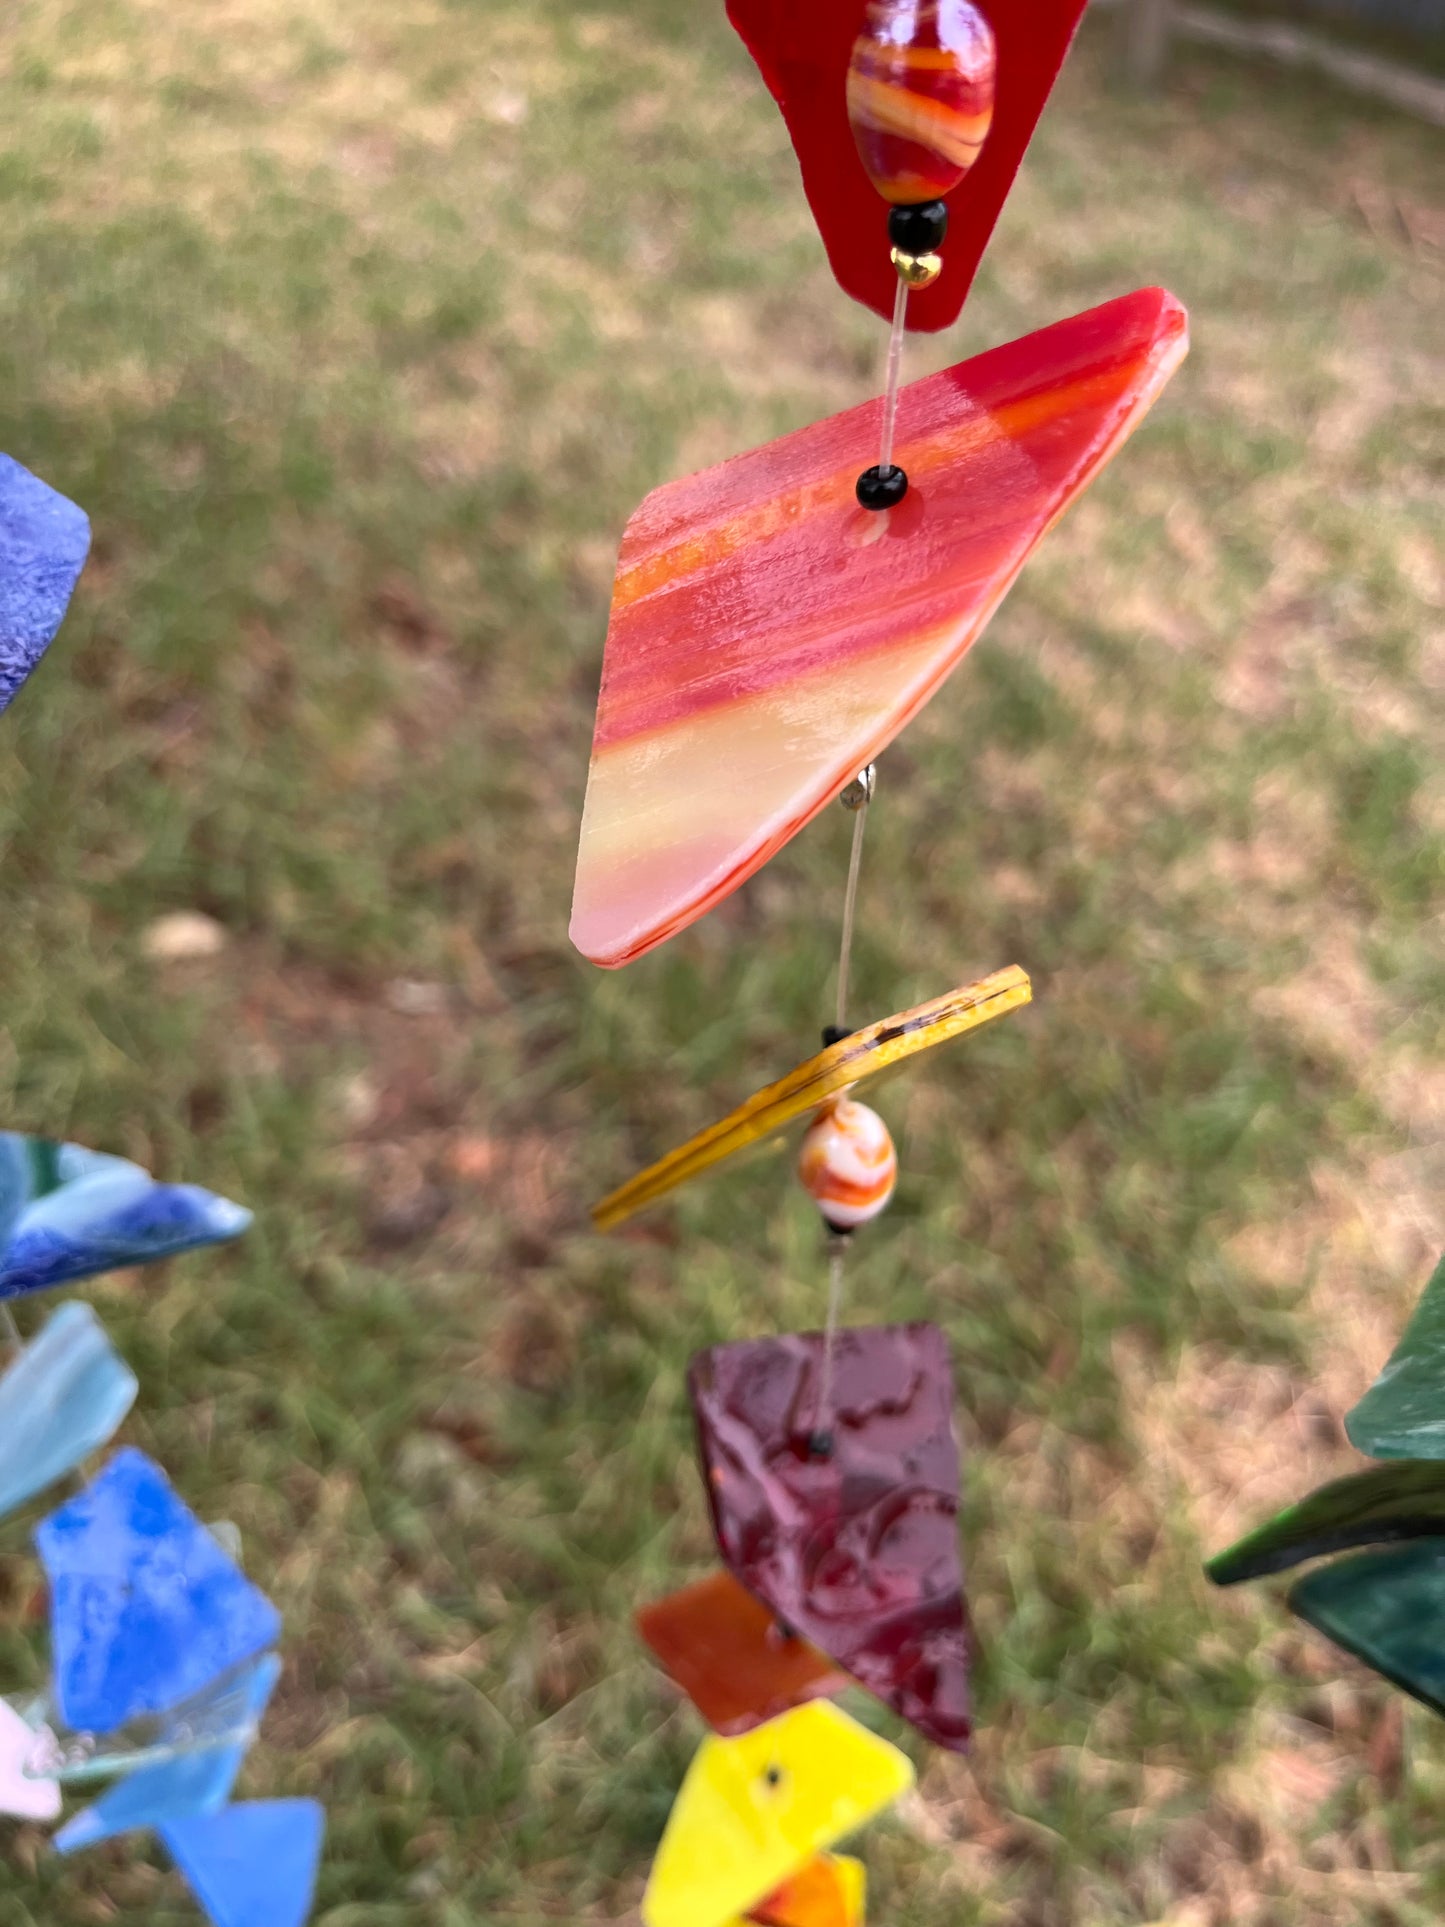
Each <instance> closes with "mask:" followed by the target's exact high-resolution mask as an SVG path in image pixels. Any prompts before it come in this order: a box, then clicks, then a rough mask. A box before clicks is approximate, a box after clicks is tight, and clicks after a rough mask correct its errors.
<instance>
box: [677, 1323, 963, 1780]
mask: <svg viewBox="0 0 1445 1927" xmlns="http://www.w3.org/2000/svg"><path fill="white" fill-rule="evenodd" d="M823 1354H824V1338H823V1334H822V1333H821V1332H808V1333H805V1334H791V1335H789V1336H787V1337H784V1338H769V1339H761V1340H756V1341H745V1342H743V1343H741V1344H736V1345H718V1346H715V1347H714V1348H713V1349H712V1350H711V1351H706V1352H700V1353H699V1354H698V1355H697V1357H696V1358H695V1359H694V1360H693V1362H692V1367H691V1370H690V1372H689V1374H688V1380H689V1388H690V1391H691V1395H692V1404H693V1411H694V1413H695V1415H696V1418H697V1428H698V1442H699V1449H700V1451H701V1454H702V1462H703V1471H704V1474H705V1476H706V1480H707V1489H708V1501H709V1504H710V1505H711V1507H712V1517H713V1530H714V1532H715V1533H716V1535H717V1542H718V1548H719V1550H720V1551H721V1553H722V1556H723V1560H724V1562H725V1563H726V1565H727V1566H728V1568H729V1570H730V1571H731V1572H732V1573H733V1574H734V1575H735V1576H736V1577H737V1578H738V1579H739V1580H741V1582H742V1583H743V1585H745V1586H746V1587H747V1588H748V1590H749V1591H750V1592H752V1593H754V1594H755V1595H756V1596H757V1597H758V1598H759V1599H761V1600H762V1601H763V1603H764V1604H765V1605H767V1606H769V1607H771V1609H772V1610H773V1612H775V1613H776V1614H777V1615H778V1617H779V1618H780V1619H781V1620H783V1621H784V1622H785V1624H787V1625H788V1626H790V1627H791V1628H792V1630H793V1631H794V1632H796V1633H798V1634H799V1635H800V1636H801V1637H802V1638H804V1639H806V1640H810V1641H811V1642H812V1644H813V1645H815V1646H816V1647H818V1648H819V1650H820V1651H822V1652H824V1653H826V1654H827V1655H828V1657H829V1658H830V1659H832V1660H833V1661H835V1662H836V1664H837V1665H839V1666H841V1667H842V1668H843V1669H844V1671H845V1672H848V1673H851V1674H852V1676H853V1678H854V1679H856V1680H857V1681H858V1682H859V1683H860V1684H861V1685H863V1686H866V1687H867V1688H868V1690H869V1692H871V1693H874V1694H876V1695H877V1697H878V1698H879V1699H881V1700H883V1701H884V1702H885V1703H886V1704H887V1705H889V1706H891V1707H892V1708H893V1709H894V1711H895V1712H896V1713H899V1714H900V1715H901V1716H902V1717H903V1718H904V1719H906V1720H907V1721H908V1722H909V1724H910V1725H912V1726H915V1727H917V1729H918V1731H919V1732H920V1733H922V1734H923V1735H924V1736H925V1737H926V1738H928V1739H930V1740H932V1741H934V1742H935V1744H937V1745H939V1746H945V1747H948V1748H950V1749H951V1750H953V1751H955V1752H958V1751H961V1750H962V1749H963V1747H964V1746H965V1745H966V1744H967V1741H968V1734H969V1704H968V1650H969V1636H968V1624H967V1617H966V1613H965V1608H964V1601H963V1569H962V1563H961V1561H960V1558H959V1550H958V1497H959V1452H958V1440H957V1438H956V1436H955V1434H954V1430H953V1375H952V1371H951V1368H950V1365H949V1358H948V1347H947V1343H946V1341H945V1339H944V1336H943V1333H942V1332H941V1331H940V1330H939V1329H938V1327H937V1326H936V1325H878V1326H870V1327H864V1328H859V1329H855V1330H849V1331H841V1332H839V1333H838V1336H837V1342H836V1346H835V1350H834V1356H833V1374H832V1387H831V1392H830V1395H829V1400H828V1403H829V1409H828V1410H826V1411H824V1410H823V1409H822V1407H821V1403H820V1401H821V1397H822V1394H823V1389H824V1388H823V1377H824V1371H823Z"/></svg>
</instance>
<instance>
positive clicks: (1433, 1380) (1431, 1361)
mask: <svg viewBox="0 0 1445 1927" xmlns="http://www.w3.org/2000/svg"><path fill="white" fill-rule="evenodd" d="M1345 1430H1346V1432H1347V1433H1348V1434H1349V1437H1350V1443H1351V1444H1352V1445H1353V1446H1355V1447H1356V1448H1357V1449H1358V1450H1359V1451H1361V1452H1368V1453H1369V1455H1370V1457H1371V1458H1372V1459H1445V1258H1442V1259H1441V1260H1440V1262H1439V1264H1438V1265H1437V1266H1436V1267H1435V1273H1434V1276H1433V1277H1432V1278H1431V1280H1430V1282H1429V1284H1428V1285H1426V1287H1425V1290H1424V1293H1423V1295H1422V1296H1421V1299H1420V1302H1419V1304H1418V1305H1417V1306H1416V1307H1415V1312H1414V1316H1413V1317H1412V1318H1411V1320H1410V1322H1409V1324H1408V1325H1407V1326H1406V1327H1405V1330H1404V1333H1403V1335H1402V1336H1401V1339H1400V1342H1399V1344H1398V1345H1397V1346H1396V1347H1395V1349H1394V1351H1393V1352H1392V1353H1391V1354H1390V1360H1389V1363H1388V1364H1387V1365H1386V1366H1385V1369H1384V1371H1382V1372H1381V1373H1380V1376H1379V1377H1378V1378H1377V1379H1376V1380H1375V1382H1374V1384H1373V1385H1372V1386H1371V1387H1370V1389H1369V1391H1368V1392H1366V1393H1365V1396H1364V1397H1363V1398H1362V1399H1361V1400H1360V1402H1359V1404H1358V1405H1357V1406H1355V1408H1354V1410H1353V1411H1351V1412H1348V1413H1347V1414H1346V1415H1345Z"/></svg>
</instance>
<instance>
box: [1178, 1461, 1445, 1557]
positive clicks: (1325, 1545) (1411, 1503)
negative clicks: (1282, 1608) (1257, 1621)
mask: <svg viewBox="0 0 1445 1927" xmlns="http://www.w3.org/2000/svg"><path fill="white" fill-rule="evenodd" d="M1437 1534H1441V1535H1445V1465H1441V1464H1440V1463H1439V1462H1438V1461H1436V1460H1433V1459H1418V1460H1417V1459H1408V1460H1404V1461H1396V1462H1395V1463H1394V1464H1393V1465H1377V1466H1372V1467H1371V1469H1370V1470H1369V1471H1368V1472H1356V1473H1353V1474H1351V1476H1350V1477H1349V1478H1347V1479H1335V1480H1333V1481H1332V1482H1331V1483H1330V1484H1329V1485H1322V1486H1321V1487H1320V1488H1319V1490H1318V1491H1317V1492H1312V1493H1311V1494H1310V1495H1309V1497H1308V1498H1307V1499H1302V1500H1301V1501H1300V1503H1299V1504H1298V1505H1293V1506H1289V1507H1288V1508H1287V1509H1286V1510H1285V1511H1283V1512H1281V1513H1279V1514H1278V1516H1277V1517H1275V1518H1273V1519H1271V1520H1269V1521H1268V1522H1267V1523H1266V1524H1265V1525H1262V1526H1260V1527H1259V1528H1258V1529H1257V1530H1256V1531H1254V1532H1251V1533H1249V1534H1248V1535H1247V1536H1246V1537H1245V1538H1243V1539H1241V1540H1240V1541H1239V1543H1238V1544H1237V1545H1233V1546H1230V1547H1229V1549H1228V1550H1227V1551H1225V1552H1221V1553H1219V1554H1217V1555H1216V1556H1215V1557H1214V1558H1213V1559H1211V1560H1210V1561H1209V1562H1208V1564H1207V1565H1206V1566H1205V1568H1204V1570H1205V1571H1206V1572H1207V1573H1208V1575H1209V1577H1210V1578H1211V1579H1212V1580H1213V1581H1214V1583H1215V1585H1216V1586H1237V1585H1238V1584H1239V1583H1240V1582H1241V1580H1245V1579H1262V1578H1264V1577H1265V1576H1266V1574H1268V1573H1272V1572H1284V1571H1286V1570H1287V1569H1288V1568H1289V1567H1290V1566H1297V1565H1299V1564H1300V1563H1301V1562H1302V1561H1303V1560H1306V1559H1318V1558H1320V1557H1322V1556H1323V1555H1324V1554H1325V1553H1330V1552H1343V1551H1345V1550H1346V1548H1347V1547H1350V1546H1377V1545H1384V1544H1386V1543H1387V1542H1389V1541H1390V1540H1393V1539H1424V1538H1430V1537H1433V1536H1435V1535H1437Z"/></svg>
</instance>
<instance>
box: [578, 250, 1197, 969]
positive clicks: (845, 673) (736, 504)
mask: <svg viewBox="0 0 1445 1927" xmlns="http://www.w3.org/2000/svg"><path fill="white" fill-rule="evenodd" d="M1187 346H1188V324H1187V319H1186V316H1185V313H1184V310H1183V308H1181V307H1180V305H1179V303H1178V302H1177V301H1176V300H1174V298H1173V296H1172V295H1168V294H1166V293H1164V292H1163V291H1162V290H1161V289H1158V288H1148V289H1144V290H1142V291H1140V292H1138V293H1135V294H1130V295H1125V296H1123V297H1122V298H1121V299H1119V300H1117V301H1111V302H1108V303H1107V304H1106V305H1105V306H1104V307H1101V308H1095V309H1093V310H1091V311H1090V312H1089V313H1088V314H1083V315H1076V316H1074V317H1073V319H1072V320H1069V321H1061V322H1057V323H1056V324H1055V325H1054V326H1053V327H1051V328H1045V329H1043V330H1041V331H1040V332H1039V333H1038V334H1033V335H1029V336H1026V337H1025V338H1024V339H1023V340H1020V341H1013V342H1009V343H1008V344H1007V345H1006V346H1004V347H1001V348H994V349H991V350H990V351H989V352H988V353H987V354H983V355H978V356H976V357H975V358H974V359H973V360H972V361H965V362H961V363H960V364H959V365H958V366H957V367H956V368H951V369H948V370H947V371H946V372H944V373H943V374H939V375H933V376H930V377H929V379H928V380H926V381H920V382H915V383H914V384H913V385H912V386H911V387H908V388H905V389H904V391H903V394H902V398H901V408H900V414H899V428H898V439H897V443H896V447H895V459H896V460H897V461H898V462H900V463H901V464H902V466H903V467H904V468H905V469H906V470H907V471H908V475H909V477H910V482H911V486H910V488H909V491H908V494H907V495H906V497H905V498H904V500H903V501H902V503H901V504H900V505H899V506H898V507H897V508H894V509H890V510H887V511H885V512H882V513H878V512H873V511H869V510H867V509H862V508H860V507H859V506H858V503H857V500H856V497H855V495H854V484H855V482H856V480H857V477H858V475H859V473H860V471H862V470H863V469H865V468H867V467H868V466H869V465H870V463H872V462H874V461H876V459H877V454H878V439H879V428H880V413H881V409H882V403H881V401H872V402H868V403H866V404H865V405H864V406H863V407H861V408H855V409H852V410H850V411H849V412H848V413H847V414H843V415H835V416H834V417H833V418H832V419H831V420H830V421H825V422H819V423H817V424H815V425H814V426H813V427H811V428H805V429H803V430H801V431H800V432H799V433H798V434H795V435H789V436H785V437H784V438H783V440H781V441H777V442H773V443H770V444H769V445H768V446H767V447H766V448H761V449H755V450H754V451H753V452H752V453H751V454H747V455H740V456H738V457H737V458H736V459H735V460H733V461H730V462H725V463H723V464H722V466H721V467H719V468H713V469H709V470H707V471H705V472H704V473H703V474H700V475H693V476H689V477H687V478H686V479H685V480H682V481H678V482H672V483H669V484H668V485H667V486H666V487H664V488H661V489H658V490H657V491H656V492H655V493H653V494H652V495H650V496H648V498H647V500H646V501H645V502H644V503H643V504H642V506H641V507H640V508H639V509H638V510H637V512H636V514H635V515H634V516H633V518H632V520H631V522H630V523H629V524H628V527H627V532H626V535H625V536H624V538H623V542H622V553H621V557H620V559H619V563H618V572H617V582H616V586H615V589H614V591H613V601H612V615H611V620H610V623H609V627H608V632H607V646H606V651H605V654H604V658H603V664H602V688H601V694H600V696H599V698H598V704H597V726H596V733H595V736H594V740H593V747H592V763H591V769H590V772H589V775H588V781H587V801H586V805H585V808H584V811H583V817H582V835H581V844H580V848H579V851H578V859H577V880H576V886H575V890H574V893H573V900H572V925H571V935H572V941H573V942H574V943H575V944H576V946H577V948H578V949H579V950H580V951H581V952H582V954H583V955H584V956H585V957H588V958H590V959H591V960H592V961H593V962H594V963H598V964H603V965H606V966H608V967H616V966H618V965H620V964H625V963H629V962H631V960H632V959H633V958H635V957H640V956H642V955H643V953H644V952H645V951H648V950H650V949H652V947H653V946H654V945H655V944H659V943H662V942H663V941H664V940H665V939H666V938H668V937H670V936H673V935H674V934H675V933H676V932H677V931H679V930H682V929H684V928H685V927H686V926H687V925H688V924H690V923H692V922H694V921H695V920H696V919H697V918H698V917H700V916H702V915H703V914H704V913H705V912H706V911H708V910H710V909H711V908H712V907H713V906H714V904H717V903H719V902H721V901H722V899H723V898H724V897H726V896H728V895H729V894H730V893H731V892H732V891H733V890H735V889H736V888H737V887H738V885H739V884H740V883H742V882H743V881H744V880H745V879H746V878H747V877H750V876H751V875H752V874H753V872H754V871H755V870H758V869H760V868H761V867H762V865H763V864H764V863H766V862H767V860H768V859H769V857H771V856H773V855H774V854H775V853H776V852H777V851H778V850H779V849H781V848H782V846H783V845H784V844H785V843H786V842H787V841H788V840H789V838H790V837H792V836H795V835H796V834H797V832H798V831H799V830H800V829H801V828H802V827H803V825H804V824H805V823H807V822H808V821H809V820H810V818H812V817H813V816H816V815H817V813H818V811H819V810H821V809H823V808H824V807H825V806H826V805H827V804H828V803H829V802H830V801H831V800H832V799H833V798H834V797H835V796H837V795H838V794H839V792H840V791H841V790H842V789H843V787H844V785H845V784H846V783H847V782H848V781H849V780H850V779H851V778H852V777H853V776H854V775H855V774H856V773H857V771H858V770H859V769H861V768H862V767H863V766H864V765H865V764H866V763H869V762H871V761H872V760H873V758H874V757H875V756H877V755H878V753H879V752H880V751H881V750H882V749H884V748H885V747H886V746H887V745H888V744H889V743H890V742H892V740H893V738H894V737H895V736H896V735H897V734H898V732H899V731H900V730H901V729H902V728H903V727H904V725H905V724H906V723H908V722H909V720H910V719H911V718H912V717H913V716H914V715H916V714H917V712H918V711H919V710H920V709H921V708H922V707H923V705H924V703H926V702H927V701H928V699H929V697H930V696H932V695H933V693H934V692H935V690H937V689H938V687H939V686H940V684H941V683H942V682H943V681H944V679H945V677H946V676H947V675H948V674H949V672H950V670H952V669H953V668H955V667H956V666H957V664H958V663H959V662H960V661H961V660H962V658H963V656H964V655H965V653H966V652H967V650H968V649H969V647H970V646H971V645H972V643H973V642H974V641H975V640H976V639H977V637H978V636H979V634H980V633H981V631H982V630H983V628H984V625H985V624H986V623H987V621H988V619H989V617H990V616H991V615H992V614H993V612H994V610H995V609H996V608H997V607H998V605H999V603H1000V602H1001V601H1002V599H1003V597H1004V595H1005V594H1006V593H1007V591H1008V589H1009V587H1010V585H1011V584H1012V583H1013V581H1014V578H1015V577H1016V576H1017V575H1018V573H1019V570H1020V569H1021V568H1022V567H1023V565H1024V563H1025V562H1026V561H1027V559H1028V557H1029V555H1030V554H1031V553H1032V551H1033V550H1034V548H1035V547H1036V546H1037V545H1038V543H1039V542H1040V540H1041V539H1042V538H1043V536H1044V534H1045V533H1046V531H1047V530H1048V529H1049V527H1050V526H1051V525H1052V523H1053V522H1054V521H1055V520H1056V519H1057V518H1058V517H1059V516H1060V515H1061V514H1062V513H1063V511H1064V510H1065V509H1066V508H1067V507H1068V506H1069V504H1070V502H1072V501H1073V500H1074V498H1075V497H1076V496H1077V495H1078V494H1079V493H1080V491H1081V490H1082V489H1083V488H1084V487H1085V486H1086V485H1087V484H1088V483H1089V482H1090V481H1091V480H1092V479H1093V477H1094V476H1095V475H1096V474H1097V473H1098V471H1099V469H1100V468H1101V467H1102V466H1103V464H1104V463H1105V462H1106V461H1107V460H1108V459H1109V457H1110V456H1111V455H1112V454H1113V453H1114V451H1115V450H1116V449H1117V448H1118V447H1119V446H1120V444H1121V443H1122V442H1123V441H1124V440H1125V439H1126V438H1127V436H1128V435H1129V433H1130V431H1131V430H1132V429H1133V427H1134V426H1135V424H1136V423H1137V422H1138V421H1139V419H1140V418H1141V416H1142V415H1143V414H1144V413H1145V411H1146V410H1147V409H1148V407H1149V406H1150V404H1151V403H1152V402H1153V400H1154V399H1155V397H1156V396H1157V395H1158V393H1159V391H1160V390H1161V388H1162V387H1163V386H1164V384H1165V382H1166V381H1167V380H1168V378H1169V376H1170V375H1171V374H1172V373H1173V371H1174V369H1175V368H1176V367H1177V366H1178V364H1179V362H1180V361H1181V360H1182V359H1183V356H1184V354H1185V351H1186V349H1187Z"/></svg>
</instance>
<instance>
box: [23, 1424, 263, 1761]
mask: <svg viewBox="0 0 1445 1927" xmlns="http://www.w3.org/2000/svg"><path fill="white" fill-rule="evenodd" d="M35 1543H36V1545H37V1547H38V1548H39V1551H40V1557H41V1560H42V1562H43V1563H44V1566H45V1571H46V1574H47V1577H48V1578H49V1581H50V1614H51V1629H52V1646H53V1653H54V1676H55V1693H56V1698H57V1701H58V1703H59V1705H60V1708H61V1711H62V1713H63V1714H64V1716H65V1719H66V1721H67V1723H68V1724H69V1725H71V1726H73V1727H77V1728H87V1729H89V1730H90V1731H92V1732H95V1733H107V1732H110V1731H113V1730H114V1729H115V1728H116V1727H118V1726H120V1725H121V1723H122V1722H123V1721H125V1720H128V1719H132V1718H134V1717H135V1716H137V1715H139V1714H146V1713H161V1712H164V1711H165V1710H166V1709H167V1708H169V1707H173V1706H175V1705H176V1704H178V1702H180V1701H181V1700H184V1699H188V1698H190V1697H191V1696H192V1695H193V1694H196V1693H199V1692H200V1691H201V1689H202V1688H203V1687H205V1686H206V1685H207V1684H209V1683H210V1682H211V1681H213V1680H215V1679H217V1678H219V1676H220V1675H221V1674H223V1673H226V1672H229V1671H230V1669H231V1668H232V1667H234V1666H238V1665H239V1664H240V1663H241V1662H242V1661H243V1660H246V1659H249V1658H251V1657H252V1656H253V1655H254V1654H256V1653H259V1652H262V1651H264V1649H265V1648H267V1647H268V1646H273V1645H274V1644H275V1643H276V1640H277V1637H278V1635H279V1633H280V1630H281V1621H280V1616H279V1614H278V1613H277V1611H276V1609H275V1607H274V1606H273V1605H272V1604H271V1602H270V1600H269V1599H267V1598H266V1597H265V1595H264V1594H263V1593H261V1592H259V1591H258V1590H257V1589H256V1587H255V1586H253V1585H252V1584H251V1582H250V1580H248V1579H247V1578H246V1576H245V1574H244V1573H243V1572H241V1571H240V1569H239V1568H238V1567H237V1566H236V1565H235V1563H234V1562H233V1561H232V1560H230V1559H228V1558H227V1557H226V1555H225V1553H224V1552H223V1551H222V1550H221V1548H220V1546H218V1545H217V1544H216V1541H215V1540H214V1539H213V1538H212V1537H211V1535H210V1533H208V1532H207V1531H206V1529H205V1527H204V1526H203V1525H202V1524H201V1523H200V1521H199V1520H198V1519H197V1518H196V1517H195V1515H194V1514H193V1513H192V1512H190V1511H189V1510H188V1509H187V1508H186V1506H184V1505H183V1504H182V1503H181V1501H180V1500H179V1499H178V1498H177V1497H176V1495H175V1493H174V1492H173V1491H172V1490H171V1487H170V1484H169V1482H168V1480H167V1479H166V1476H165V1474H164V1473H163V1472H162V1471H161V1469H160V1467H159V1466H158V1465H156V1464H154V1463H153V1462H152V1461H151V1460H150V1459H148V1458H147V1457H146V1456H145V1454H144V1453H143V1452H136V1451H133V1450H125V1451H121V1452H117V1453H116V1455H115V1457H114V1458H113V1459H111V1461H110V1463H109V1464H108V1465H107V1466H106V1467H105V1469H104V1470H103V1471H102V1472H101V1474H100V1476H99V1477H98V1478H97V1479H95V1480H94V1482H93V1483H92V1484H90V1485H89V1486H87V1487H86V1489H85V1490H84V1491H83V1492H82V1493H80V1494H79V1495H78V1496H77V1497H76V1498H74V1499H72V1500H70V1501H69V1503H68V1504H66V1505H64V1506H62V1507H61V1508H60V1510H59V1511H58V1512H53V1513H51V1515H50V1516H49V1518H47V1519H44V1520H42V1521H41V1523H40V1525H39V1527H38V1528H37V1529H36V1534H35Z"/></svg>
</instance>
